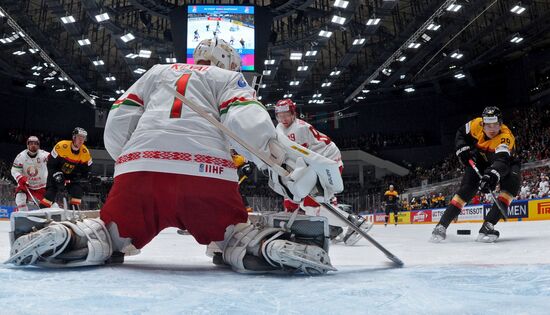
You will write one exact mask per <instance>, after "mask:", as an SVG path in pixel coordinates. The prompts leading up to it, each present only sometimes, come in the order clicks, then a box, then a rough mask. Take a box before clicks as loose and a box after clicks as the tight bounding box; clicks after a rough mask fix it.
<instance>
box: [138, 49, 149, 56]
mask: <svg viewBox="0 0 550 315" xmlns="http://www.w3.org/2000/svg"><path fill="white" fill-rule="evenodd" d="M151 53H152V52H151V51H150V50H146V49H141V50H140V51H139V57H140V58H150V57H151Z"/></svg>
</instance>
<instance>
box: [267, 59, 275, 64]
mask: <svg viewBox="0 0 550 315" xmlns="http://www.w3.org/2000/svg"><path fill="white" fill-rule="evenodd" d="M274 64H275V59H266V60H265V61H264V65H274Z"/></svg>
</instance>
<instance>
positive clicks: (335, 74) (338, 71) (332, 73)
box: [330, 70, 342, 77]
mask: <svg viewBox="0 0 550 315" xmlns="http://www.w3.org/2000/svg"><path fill="white" fill-rule="evenodd" d="M340 73H342V71H340V70H334V71H332V72H331V73H330V76H331V77H335V76H339V75H340Z"/></svg>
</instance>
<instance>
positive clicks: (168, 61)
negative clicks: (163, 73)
mask: <svg viewBox="0 0 550 315" xmlns="http://www.w3.org/2000/svg"><path fill="white" fill-rule="evenodd" d="M165 60H166V63H176V62H178V60H177V59H176V58H174V57H167V58H166V59H165Z"/></svg>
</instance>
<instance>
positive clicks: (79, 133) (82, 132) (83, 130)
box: [73, 127, 88, 140]
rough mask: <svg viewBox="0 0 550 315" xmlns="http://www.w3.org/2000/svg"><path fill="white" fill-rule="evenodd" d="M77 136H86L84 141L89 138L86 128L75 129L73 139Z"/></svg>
mask: <svg viewBox="0 0 550 315" xmlns="http://www.w3.org/2000/svg"><path fill="white" fill-rule="evenodd" d="M77 135H81V136H84V140H86V139H87V138H88V132H87V131H86V130H85V129H84V128H81V127H76V128H74V129H73V139H74V137H76V136H77Z"/></svg>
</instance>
